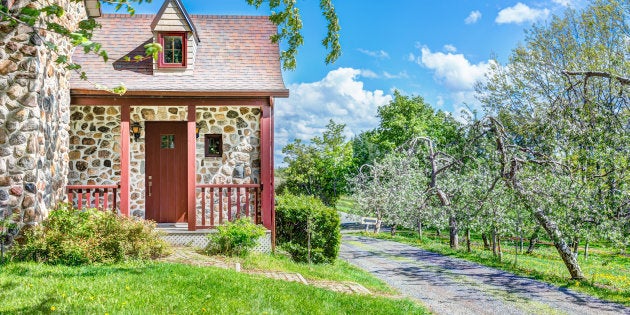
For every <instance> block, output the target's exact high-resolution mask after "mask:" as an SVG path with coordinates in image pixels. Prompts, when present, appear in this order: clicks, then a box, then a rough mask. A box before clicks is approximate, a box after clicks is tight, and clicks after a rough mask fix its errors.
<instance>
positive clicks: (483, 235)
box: [481, 233, 490, 249]
mask: <svg viewBox="0 0 630 315" xmlns="http://www.w3.org/2000/svg"><path fill="white" fill-rule="evenodd" d="M481 239H482V240H483V249H490V243H489V242H488V236H486V233H481Z"/></svg>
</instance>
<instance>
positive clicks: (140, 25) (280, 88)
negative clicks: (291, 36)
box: [70, 14, 289, 97]
mask: <svg viewBox="0 0 630 315" xmlns="http://www.w3.org/2000/svg"><path fill="white" fill-rule="evenodd" d="M154 17H155V15H152V14H137V15H134V16H129V15H126V14H104V15H103V16H102V17H101V18H99V19H98V22H99V23H100V24H101V25H102V28H101V29H100V30H97V31H95V34H94V37H93V41H95V42H98V43H101V44H102V45H103V49H104V50H106V51H107V54H108V55H109V61H108V62H106V63H105V62H103V60H102V59H101V58H100V57H98V56H96V55H95V54H84V53H83V51H82V50H81V49H80V48H77V49H76V50H75V52H74V54H73V56H72V58H73V61H74V62H76V63H79V64H81V65H82V67H83V69H82V70H83V71H85V72H86V74H87V76H88V79H89V81H91V82H92V83H95V84H100V85H104V86H108V87H112V86H115V85H118V84H119V82H122V83H124V84H125V86H126V87H127V89H128V91H129V93H133V94H134V95H143V94H146V95H156V94H159V95H162V96H165V95H169V96H176V95H190V94H194V95H196V96H204V95H208V96H212V95H217V94H219V95H234V96H248V95H249V96H261V95H268V96H276V97H287V96H288V93H289V92H288V90H287V89H286V87H285V85H284V81H283V79H282V72H281V68H280V55H279V47H278V44H273V43H271V41H270V39H269V38H270V36H271V35H273V34H276V32H277V27H276V26H275V25H274V24H273V23H271V21H269V18H268V17H266V16H213V15H191V19H192V22H193V23H194V24H195V26H196V27H197V31H198V33H199V38H200V40H201V42H200V43H199V44H198V45H197V51H196V53H195V61H194V70H193V71H189V72H186V73H172V74H165V73H159V74H155V75H154V73H153V60H152V59H150V58H149V59H147V60H144V61H141V62H134V61H125V56H128V57H130V58H131V59H132V60H133V57H134V56H136V55H144V45H145V44H147V43H150V42H152V41H153V33H152V32H151V22H152V21H153V19H154ZM92 83H90V82H87V81H85V80H80V79H79V77H78V75H76V74H72V75H71V78H70V86H71V93H72V94H73V95H96V94H107V92H103V91H99V90H98V89H97V88H96V87H95V86H94V84H92Z"/></svg>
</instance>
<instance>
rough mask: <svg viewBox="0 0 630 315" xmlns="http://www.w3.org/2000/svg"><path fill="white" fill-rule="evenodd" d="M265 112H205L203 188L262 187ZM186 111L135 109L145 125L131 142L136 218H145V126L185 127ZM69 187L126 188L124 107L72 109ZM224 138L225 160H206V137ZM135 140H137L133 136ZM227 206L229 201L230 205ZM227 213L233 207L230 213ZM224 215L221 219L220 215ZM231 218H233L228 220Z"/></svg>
mask: <svg viewBox="0 0 630 315" xmlns="http://www.w3.org/2000/svg"><path fill="white" fill-rule="evenodd" d="M260 114H261V111H260V109H259V108H255V107H240V106H230V107H228V106H213V107H210V106H200V107H197V111H196V117H197V119H196V120H197V123H198V124H199V127H200V130H199V133H200V136H199V138H198V139H197V140H196V147H197V156H196V161H197V163H196V168H197V176H196V181H197V183H204V184H249V183H259V182H260V140H259V139H260ZM187 115H188V111H187V107H185V106H160V107H158V106H134V107H132V108H131V120H132V121H133V122H138V123H140V125H141V127H142V132H141V135H140V138H139V139H138V140H137V141H135V140H133V138H132V140H131V145H130V150H131V154H130V156H131V158H130V187H131V192H130V204H131V206H130V213H131V214H132V215H134V216H136V217H140V218H144V210H145V209H144V207H145V203H144V196H145V182H144V177H145V173H144V166H145V145H144V130H145V129H144V123H145V122H146V121H185V120H186V118H187ZM70 126H71V128H70V146H69V148H70V152H69V158H70V159H69V163H68V167H69V170H70V171H69V174H68V179H69V184H71V185H94V184H97V185H98V184H100V185H111V184H117V183H119V182H120V146H119V143H120V139H119V135H120V109H119V107H118V106H72V107H71V114H70ZM208 133H210V134H220V135H221V136H222V139H223V155H222V156H221V157H205V155H204V136H203V135H204V134H208ZM130 137H131V135H130ZM224 202H226V203H227V199H226V200H225V201H224ZM224 209H226V211H227V206H225V207H224ZM217 215H218V214H217ZM225 215H227V214H225Z"/></svg>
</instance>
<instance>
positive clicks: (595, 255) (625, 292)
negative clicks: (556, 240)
mask: <svg viewBox="0 0 630 315" xmlns="http://www.w3.org/2000/svg"><path fill="white" fill-rule="evenodd" d="M366 235H367V236H372V237H377V238H381V239H390V240H395V241H399V242H403V243H407V244H410V245H414V246H418V247H420V248H423V249H426V250H429V251H432V252H436V253H440V254H444V255H448V256H454V257H459V258H463V259H466V260H470V261H474V262H477V263H480V264H483V265H486V266H490V267H495V268H498V269H502V270H506V271H510V272H513V273H515V274H518V275H522V276H527V277H532V278H535V279H538V280H541V281H545V282H548V283H552V284H555V285H558V286H561V287H568V288H571V289H573V290H575V291H580V292H584V293H587V294H589V295H592V296H596V297H599V298H601V299H604V300H609V301H614V302H618V303H621V304H624V305H630V257H627V256H623V255H619V254H618V253H616V252H615V251H613V250H612V249H610V248H604V247H594V248H593V249H592V250H590V251H589V257H588V259H585V258H584V257H583V256H580V257H579V258H578V261H579V263H580V267H581V268H582V271H583V272H584V275H585V276H586V277H587V280H585V281H572V280H570V279H569V274H568V271H567V270H566V267H565V266H564V263H563V262H562V260H561V258H560V256H559V255H558V253H557V252H556V249H555V248H554V247H553V246H546V245H540V246H538V248H537V249H536V250H535V251H534V253H533V254H529V255H520V254H519V255H518V256H517V257H515V247H514V244H513V243H510V242H506V243H505V244H502V247H503V252H504V254H503V259H502V261H499V260H498V259H497V258H495V257H494V256H493V254H492V251H489V250H484V249H483V246H482V243H481V241H480V240H478V239H473V242H472V251H471V252H470V253H468V252H467V251H466V248H465V244H462V245H463V247H464V248H460V249H458V250H453V249H451V248H450V247H449V244H448V243H449V242H448V238H443V237H442V238H440V237H437V236H435V235H433V236H429V237H426V236H425V237H424V238H423V239H422V240H420V239H418V236H417V234H416V233H400V234H399V235H397V236H395V237H392V236H391V235H389V234H384V233H381V234H378V235H374V234H371V233H368V234H366ZM425 235H426V233H425ZM502 243H503V242H502Z"/></svg>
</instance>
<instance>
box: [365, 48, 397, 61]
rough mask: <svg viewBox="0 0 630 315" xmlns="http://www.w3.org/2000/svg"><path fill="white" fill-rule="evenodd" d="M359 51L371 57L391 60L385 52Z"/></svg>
mask: <svg viewBox="0 0 630 315" xmlns="http://www.w3.org/2000/svg"><path fill="white" fill-rule="evenodd" d="M358 51H359V52H361V53H363V54H365V55H368V56H370V57H374V58H378V59H389V54H388V53H387V52H386V51H384V50H378V51H373V50H367V49H362V48H359V49H358Z"/></svg>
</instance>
